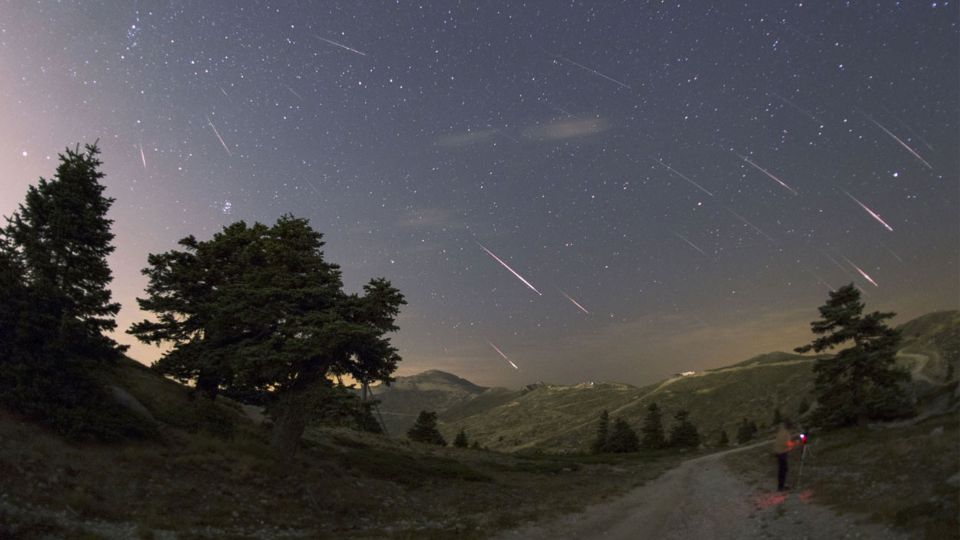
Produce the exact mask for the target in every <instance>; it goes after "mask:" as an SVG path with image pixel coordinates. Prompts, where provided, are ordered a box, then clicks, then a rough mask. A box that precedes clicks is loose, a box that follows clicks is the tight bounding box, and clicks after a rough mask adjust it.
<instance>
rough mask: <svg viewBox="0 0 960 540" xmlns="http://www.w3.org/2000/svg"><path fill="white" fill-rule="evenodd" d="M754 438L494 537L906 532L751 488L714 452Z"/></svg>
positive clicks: (793, 495) (798, 496) (804, 494)
mask: <svg viewBox="0 0 960 540" xmlns="http://www.w3.org/2000/svg"><path fill="white" fill-rule="evenodd" d="M761 444H770V442H769V441H764V442H762V443H758V444H757V445H752V446H748V447H741V448H736V449H734V450H729V451H727V452H721V453H717V454H711V455H709V456H705V457H701V458H697V459H692V460H689V461H686V462H684V463H683V464H682V465H681V466H680V467H678V468H676V469H673V470H671V471H669V472H667V473H665V474H664V475H663V476H661V477H659V478H657V479H656V480H654V481H653V482H650V483H648V484H646V485H644V486H641V487H639V488H637V489H635V490H633V491H631V492H629V493H628V494H626V495H625V496H623V497H621V498H619V499H616V500H613V501H611V502H608V503H603V504H600V505H596V506H592V507H589V508H587V510H586V511H584V512H582V513H579V514H571V515H567V516H563V517H561V518H560V519H557V520H554V521H551V522H548V523H536V524H531V525H528V526H525V527H521V528H519V529H514V530H510V531H507V532H505V533H503V534H501V535H498V536H497V537H496V538H497V539H498V540H510V539H519V538H522V539H544V540H546V539H560V538H577V539H631V540H634V539H637V538H660V539H680V538H697V539H699V538H715V539H731V540H732V539H751V538H791V539H793V538H811V539H821V538H870V539H895V538H906V536H904V535H902V534H900V533H898V532H895V531H892V530H890V529H888V528H886V527H883V526H880V525H876V524H871V523H866V522H864V520H863V519H859V518H858V517H856V516H849V515H844V516H840V515H837V514H835V513H834V512H832V511H831V510H830V509H828V508H825V507H822V506H818V505H816V504H814V503H813V502H811V497H812V493H810V492H809V491H806V490H801V491H799V492H794V491H787V492H785V493H778V492H776V491H774V490H770V491H761V490H757V489H756V488H753V487H751V486H749V485H748V484H747V483H746V482H745V481H744V480H742V479H741V478H738V477H737V476H736V475H735V474H734V473H733V472H732V471H730V469H729V468H728V467H727V466H726V465H724V463H723V460H721V459H720V458H721V457H722V456H723V455H726V454H728V453H731V452H739V451H743V450H746V449H747V448H752V447H753V446H758V445H761ZM770 482H771V485H772V486H773V485H774V484H775V483H776V479H775V478H773V477H771V479H770Z"/></svg>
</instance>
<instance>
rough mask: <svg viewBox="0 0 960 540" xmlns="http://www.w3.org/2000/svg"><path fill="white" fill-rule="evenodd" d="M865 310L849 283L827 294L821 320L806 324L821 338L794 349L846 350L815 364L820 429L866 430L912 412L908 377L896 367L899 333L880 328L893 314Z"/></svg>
mask: <svg viewBox="0 0 960 540" xmlns="http://www.w3.org/2000/svg"><path fill="white" fill-rule="evenodd" d="M863 308H864V304H863V303H862V302H861V301H860V291H859V290H858V289H857V288H856V287H855V286H854V285H853V284H852V283H851V284H849V285H845V286H843V287H841V288H839V289H837V290H836V291H831V292H830V295H829V299H828V300H827V302H826V303H825V304H824V305H822V306H820V308H819V311H820V316H821V319H819V320H816V321H813V322H811V323H810V328H811V330H812V331H813V333H814V334H815V335H817V336H819V337H817V338H815V339H814V340H813V342H811V343H810V344H808V345H804V346H802V347H797V349H796V351H797V352H800V353H805V352H809V351H811V350H812V351H814V352H818V353H819V352H823V351H826V350H830V349H833V348H835V347H843V346H847V347H846V348H844V349H841V350H840V351H838V352H837V354H836V356H834V357H833V358H821V359H818V360H817V362H816V364H815V365H814V368H813V369H814V372H815V373H816V383H815V393H816V398H817V402H818V404H819V407H818V408H817V410H816V411H814V413H813V417H814V418H813V420H814V422H815V423H817V424H818V425H821V426H824V427H840V426H846V425H851V424H857V425H860V426H864V425H866V424H867V422H868V421H869V420H889V419H893V418H897V417H902V416H905V415H909V414H910V413H911V412H912V406H911V405H910V403H909V400H908V398H907V396H906V393H905V391H904V388H903V386H902V383H905V382H907V381H909V380H910V374H909V372H907V371H906V370H904V369H901V368H899V367H897V366H896V358H895V356H896V353H897V348H898V347H899V344H900V339H901V337H900V332H899V331H898V330H896V329H892V328H890V327H888V326H887V325H886V324H885V323H884V321H885V320H887V319H891V318H893V317H894V316H895V314H894V313H881V312H879V311H874V312H873V313H869V314H867V315H863Z"/></svg>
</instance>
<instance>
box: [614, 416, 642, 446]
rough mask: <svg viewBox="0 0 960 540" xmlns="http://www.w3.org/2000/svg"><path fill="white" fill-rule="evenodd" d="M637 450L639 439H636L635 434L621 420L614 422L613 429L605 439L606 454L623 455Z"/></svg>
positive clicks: (624, 421) (628, 425)
mask: <svg viewBox="0 0 960 540" xmlns="http://www.w3.org/2000/svg"><path fill="white" fill-rule="evenodd" d="M639 449H640V439H639V438H637V432H636V431H634V430H633V428H631V427H630V424H628V423H627V421H626V420H624V419H623V418H617V419H616V420H614V422H613V429H612V430H611V431H610V437H609V438H608V439H607V452H613V453H619V454H623V453H628V452H636V451H637V450H639Z"/></svg>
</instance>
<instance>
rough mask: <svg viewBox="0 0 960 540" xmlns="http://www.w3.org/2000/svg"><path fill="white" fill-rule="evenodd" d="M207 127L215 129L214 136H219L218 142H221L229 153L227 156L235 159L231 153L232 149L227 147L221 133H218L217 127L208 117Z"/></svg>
mask: <svg viewBox="0 0 960 540" xmlns="http://www.w3.org/2000/svg"><path fill="white" fill-rule="evenodd" d="M207 125H209V126H210V128H211V129H213V134H214V135H216V136H217V140H219V141H220V144H221V145H223V149H224V150H226V151H227V155H228V156H230V157H233V153H232V152H230V148H228V147H227V143H225V142H223V137H221V136H220V132H219V131H217V126H215V125H213V121H212V120H210V117H209V116H208V117H207Z"/></svg>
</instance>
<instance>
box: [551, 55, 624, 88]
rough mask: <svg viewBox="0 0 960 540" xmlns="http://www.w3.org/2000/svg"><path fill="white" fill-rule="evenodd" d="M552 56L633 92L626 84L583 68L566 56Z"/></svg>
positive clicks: (593, 70) (585, 67)
mask: <svg viewBox="0 0 960 540" xmlns="http://www.w3.org/2000/svg"><path fill="white" fill-rule="evenodd" d="M554 56H556V57H557V58H559V59H561V60H563V61H564V62H567V63H568V64H573V65H574V66H577V67H578V68H580V69H583V70H586V71H589V72H590V73H593V74H594V75H599V76H600V77H603V78H604V79H606V80H608V81H610V82H612V83H614V84H616V85H619V86H622V87H623V88H626V89H627V90H633V88H631V87H630V85H628V84H627V83H624V82H622V81H618V80H616V79H614V78H613V77H610V76H609V75H604V74H603V73H600V72H599V71H597V70H595V69H590V68H588V67H587V66H585V65H583V64H581V63H579V62H574V61H573V60H571V59H569V58H567V57H566V56H561V55H559V54H555V55H554Z"/></svg>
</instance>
